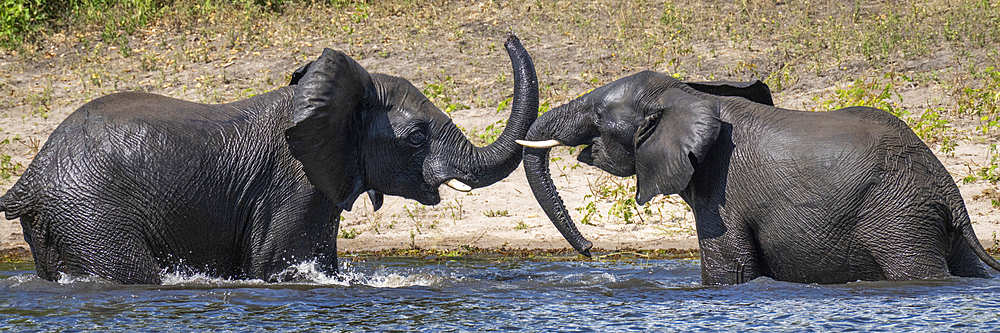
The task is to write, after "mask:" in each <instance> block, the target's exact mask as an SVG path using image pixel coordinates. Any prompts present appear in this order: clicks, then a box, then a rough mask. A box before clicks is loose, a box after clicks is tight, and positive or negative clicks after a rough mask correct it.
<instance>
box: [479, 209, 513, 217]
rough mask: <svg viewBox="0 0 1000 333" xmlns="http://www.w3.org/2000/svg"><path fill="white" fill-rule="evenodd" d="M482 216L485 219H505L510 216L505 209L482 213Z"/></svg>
mask: <svg viewBox="0 0 1000 333" xmlns="http://www.w3.org/2000/svg"><path fill="white" fill-rule="evenodd" d="M483 215H486V217H507V216H510V214H509V213H507V210H506V209H504V210H488V211H485V212H483Z"/></svg>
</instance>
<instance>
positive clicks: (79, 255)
mask: <svg viewBox="0 0 1000 333" xmlns="http://www.w3.org/2000/svg"><path fill="white" fill-rule="evenodd" d="M505 46H506V48H507V52H508V54H509V55H510V59H511V62H512V65H513V69H514V95H513V106H512V111H511V117H510V120H509V121H508V123H507V127H506V128H505V129H504V131H503V133H502V134H501V135H500V137H499V138H498V139H497V140H496V141H495V142H494V143H492V144H491V145H489V146H486V147H477V146H475V145H473V144H472V143H470V142H469V141H468V140H467V139H466V138H465V136H464V135H463V134H462V132H461V131H460V130H459V128H458V127H457V126H455V124H454V123H453V122H452V121H451V119H450V118H448V116H447V115H445V114H444V113H443V112H441V111H440V110H439V109H438V108H437V107H435V106H434V104H433V103H431V102H430V101H429V100H428V99H427V97H425V96H424V95H423V94H422V93H421V92H420V91H419V90H418V89H417V88H415V87H414V86H413V85H412V84H410V82H409V81H407V80H405V79H402V78H398V77H393V76H388V75H382V74H375V73H368V72H367V71H366V70H365V69H364V68H362V67H361V65H359V64H358V63H357V62H355V61H354V60H353V59H351V58H350V57H348V56H347V55H345V54H343V53H341V52H338V51H334V50H330V49H326V50H324V51H323V54H322V55H321V56H320V57H319V58H318V60H316V61H313V62H311V63H310V64H308V65H306V66H304V67H303V68H301V69H299V70H298V71H296V73H295V74H294V75H293V79H292V84H291V85H289V86H287V87H283V88H279V89H277V90H274V91H271V92H268V93H265V94H262V95H259V96H255V97H252V98H249V99H246V100H242V101H237V102H233V103H228V104H218V105H206V104H197V103H191V102H186V101H181V100H177V99H172V98H168V97H163V96H158V95H153V94H146V93H135V92H126V93H118V94H113V95H109V96H105V97H101V98H98V99H96V100H93V101H91V102H89V103H87V104H85V105H83V106H82V107H80V108H79V109H78V110H76V111H75V112H73V114H71V115H70V116H69V117H68V118H67V119H66V120H65V121H64V122H63V123H62V124H60V125H59V127H58V128H57V129H56V130H55V131H54V132H53V133H52V134H51V135H50V136H49V140H48V142H46V144H45V146H44V147H43V148H42V149H41V151H40V152H39V153H38V155H37V156H36V157H35V159H34V161H33V162H32V163H31V165H30V166H29V167H28V169H27V170H26V171H25V173H24V175H23V176H22V177H21V179H20V180H19V181H18V182H17V183H16V184H15V185H14V187H13V188H12V189H11V190H9V191H8V192H7V193H6V194H5V195H4V196H3V197H2V198H0V210H3V211H5V212H6V216H7V218H8V219H13V218H20V222H21V226H22V227H23V229H24V238H25V240H26V241H27V242H28V244H29V245H30V246H31V251H32V254H33V255H34V258H35V265H36V269H37V273H38V275H39V276H40V277H42V278H44V279H47V280H55V279H58V278H59V277H60V275H61V274H63V273H67V274H73V275H95V276H100V277H104V278H107V279H110V280H112V281H117V282H120V283H129V284H136V283H146V284H154V283H159V282H161V274H162V273H163V272H171V271H178V270H180V271H183V272H188V273H192V272H200V273H205V274H209V275H212V276H217V277H227V278H258V279H264V280H269V281H275V280H281V279H285V278H287V277H288V276H289V274H292V273H289V270H290V267H292V266H294V265H296V264H298V263H301V262H305V261H312V260H315V262H316V263H317V264H318V266H319V267H320V269H322V270H323V271H325V272H327V273H334V272H336V270H337V244H336V241H337V231H338V228H339V222H340V214H341V212H342V211H343V210H350V209H351V206H352V205H353V203H354V201H355V200H356V199H357V198H358V196H359V195H361V194H362V193H366V192H367V193H368V195H369V196H370V197H371V199H372V202H373V203H374V205H375V206H376V209H378V206H380V205H381V203H382V196H383V194H390V195H397V196H402V197H406V198H411V199H415V200H417V201H419V202H420V203H422V204H425V205H433V204H437V203H439V202H440V201H441V198H440V195H439V193H438V187H439V186H440V185H442V184H447V185H449V186H451V187H453V188H455V189H457V190H460V191H469V190H471V189H473V188H478V187H483V186H487V185H490V184H493V183H495V182H497V181H500V180H501V179H503V178H505V177H507V176H508V175H509V174H510V173H511V172H513V171H514V169H516V168H517V166H518V165H519V164H520V162H521V153H522V147H521V146H520V145H518V144H517V143H515V140H516V139H522V138H524V135H525V133H526V132H527V130H528V128H529V126H530V125H531V123H532V122H533V121H534V120H535V118H536V117H537V114H538V86H537V78H536V76H535V71H534V67H533V65H532V63H531V58H530V57H529V55H528V53H527V51H525V49H524V48H523V47H522V46H521V43H520V41H518V39H517V38H516V37H515V36H513V35H511V36H510V37H509V38H508V40H507V42H506V45H505Z"/></svg>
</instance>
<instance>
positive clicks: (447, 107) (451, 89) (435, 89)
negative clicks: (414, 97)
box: [423, 76, 470, 114]
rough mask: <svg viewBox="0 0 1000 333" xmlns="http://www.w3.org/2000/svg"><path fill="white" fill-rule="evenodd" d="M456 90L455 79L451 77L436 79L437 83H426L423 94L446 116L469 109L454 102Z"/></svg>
mask: <svg viewBox="0 0 1000 333" xmlns="http://www.w3.org/2000/svg"><path fill="white" fill-rule="evenodd" d="M456 90H457V86H456V85H455V79H454V78H452V77H451V76H445V77H444V79H438V81H437V83H428V84H427V87H425V88H424V90H423V93H424V95H425V96H427V99H429V100H431V102H434V105H437V107H439V108H441V109H442V110H444V112H445V113H447V114H451V113H452V112H454V111H455V110H466V109H470V107H469V106H468V105H465V104H462V103H459V102H458V101H457V100H456V98H455V97H454V96H455V95H456Z"/></svg>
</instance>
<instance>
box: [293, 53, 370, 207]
mask: <svg viewBox="0 0 1000 333" xmlns="http://www.w3.org/2000/svg"><path fill="white" fill-rule="evenodd" d="M307 66H308V67H303V68H304V69H305V73H304V74H303V75H302V78H300V79H299V80H298V85H297V86H296V87H295V95H294V97H292V103H293V107H294V108H295V110H294V111H293V115H292V126H291V127H290V128H288V129H287V130H285V139H286V140H287V141H288V147H289V149H290V150H291V152H292V155H293V156H295V158H296V159H298V160H299V161H300V162H302V169H303V170H304V171H305V173H306V177H308V178H309V182H311V183H312V185H313V187H315V188H317V189H319V190H320V192H322V193H323V194H324V195H326V197H327V198H329V199H330V200H332V201H333V202H334V203H336V204H337V205H338V206H339V207H340V208H343V209H344V210H348V211H349V210H351V206H353V205H354V200H356V199H357V198H358V195H361V193H362V192H364V191H363V190H362V188H363V185H364V174H363V169H362V163H361V151H360V149H361V148H360V142H361V130H362V129H361V125H362V120H361V117H362V110H363V108H364V107H365V105H366V100H367V99H369V98H370V96H373V90H374V84H373V83H372V79H371V77H370V76H369V75H368V72H367V71H365V69H364V68H362V67H361V65H359V64H358V63H357V62H355V61H354V59H351V58H350V57H348V56H347V55H345V54H343V53H341V52H337V51H334V50H331V49H324V50H323V55H321V56H320V57H319V59H317V60H316V61H313V62H312V63H310V64H309V65H307Z"/></svg>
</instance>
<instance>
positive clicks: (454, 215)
mask: <svg viewBox="0 0 1000 333" xmlns="http://www.w3.org/2000/svg"><path fill="white" fill-rule="evenodd" d="M462 204H463V201H462V198H461V197H458V196H456V197H455V199H454V200H452V201H450V202H448V203H447V204H446V205H445V207H444V210H445V211H447V212H448V214H449V215H451V220H452V221H458V220H461V219H464V218H465V213H464V211H463V209H462ZM431 229H434V226H433V225H431Z"/></svg>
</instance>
